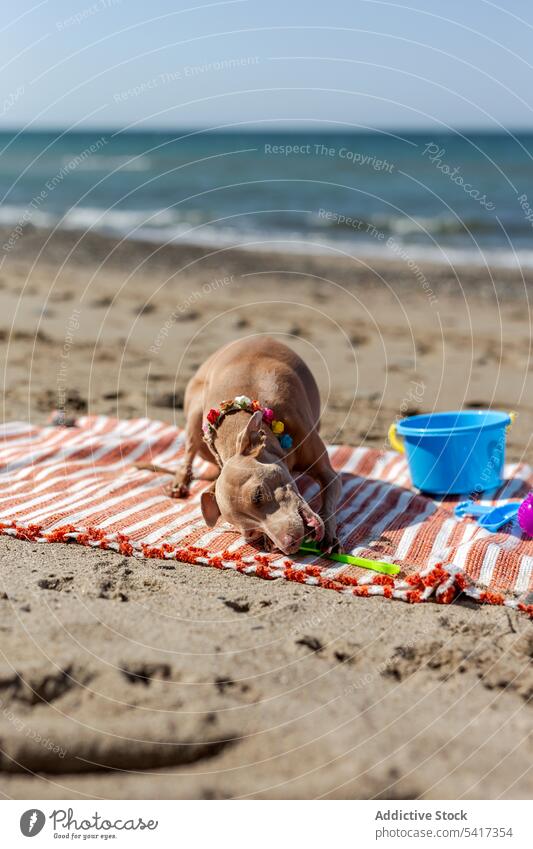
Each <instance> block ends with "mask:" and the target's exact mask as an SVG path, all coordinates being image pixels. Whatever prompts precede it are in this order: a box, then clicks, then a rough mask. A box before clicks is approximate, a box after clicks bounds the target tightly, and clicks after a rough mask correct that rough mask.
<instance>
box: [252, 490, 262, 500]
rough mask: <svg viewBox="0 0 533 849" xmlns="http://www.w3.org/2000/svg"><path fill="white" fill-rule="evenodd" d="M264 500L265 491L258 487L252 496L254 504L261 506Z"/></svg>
mask: <svg viewBox="0 0 533 849" xmlns="http://www.w3.org/2000/svg"><path fill="white" fill-rule="evenodd" d="M262 500H263V490H262V489H261V487H260V486H258V487H257V488H256V489H255V490H254V493H253V495H252V504H261V502H262Z"/></svg>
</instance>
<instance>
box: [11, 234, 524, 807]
mask: <svg viewBox="0 0 533 849" xmlns="http://www.w3.org/2000/svg"><path fill="white" fill-rule="evenodd" d="M9 237H10V232H8V231H6V232H4V233H2V234H1V240H2V243H6V241H7V240H8V239H9ZM524 273H525V274H526V276H525V277H524V276H523V275H522V274H521V273H520V272H518V271H511V270H503V269H489V268H481V267H473V266H472V267H467V266H464V267H456V268H455V269H453V268H450V267H446V266H437V265H418V264H416V263H415V262H413V261H408V260H407V259H406V258H405V257H402V256H397V258H396V259H395V260H394V261H391V259H390V252H386V251H385V250H384V252H383V259H379V260H378V259H372V260H370V259H364V258H358V259H355V258H353V257H350V256H348V255H346V254H343V253H341V252H340V251H333V249H332V250H331V252H330V254H329V255H327V256H320V255H313V254H311V253H309V254H295V253H294V254H289V253H287V254H283V253H268V252H252V251H237V250H227V249H220V248H213V249H208V248H199V247H192V246H190V247H185V246H180V247H178V246H166V247H161V246H160V245H156V244H150V243H141V242H131V241H122V242H118V241H116V240H114V239H111V238H106V237H104V236H100V235H95V234H91V233H90V232H88V233H85V234H82V233H81V232H75V231H72V232H56V233H54V234H52V233H50V232H48V231H46V230H37V229H33V228H29V229H28V230H27V231H26V232H25V233H24V234H23V235H22V236H21V237H20V238H17V239H16V240H15V242H14V244H13V245H11V247H10V249H9V250H7V251H4V261H3V264H2V266H1V268H0V307H1V317H0V336H1V339H2V346H3V350H4V353H5V365H4V371H3V382H2V390H3V395H2V400H3V409H2V414H3V419H4V420H15V419H16V420H22V421H30V422H33V423H39V424H41V423H43V422H45V421H46V419H47V417H48V416H49V414H50V412H51V411H52V410H54V409H60V410H62V411H63V412H64V415H65V419H66V421H67V422H68V421H69V419H70V418H71V417H74V416H76V415H78V414H79V413H80V412H86V411H88V412H90V413H105V414H109V415H113V416H119V417H123V418H128V417H138V416H148V417H151V418H157V419H163V420H165V421H168V422H175V423H177V424H178V425H180V426H182V425H183V424H184V419H183V410H182V406H183V393H184V389H185V386H186V383H187V380H188V379H189V378H190V376H191V375H192V374H193V372H194V371H195V369H196V368H197V366H198V365H199V364H200V363H201V362H202V361H203V360H204V359H205V358H206V357H207V356H208V355H209V354H211V353H212V352H213V351H214V350H216V348H218V347H219V346H220V345H221V344H223V343H224V342H226V341H230V340H233V339H237V338H241V337H243V336H246V335H248V334H258V333H259V334H262V333H268V334H274V335H279V338H281V339H283V340H284V341H286V342H287V343H288V344H290V345H291V346H293V347H294V348H295V350H297V351H298V352H299V353H300V354H301V355H302V356H303V357H304V358H305V359H306V361H307V362H308V364H309V365H310V367H311V368H312V370H313V372H314V374H315V376H316V378H317V381H318V383H319V386H320V389H321V394H322V402H323V407H324V412H323V419H322V421H323V428H322V430H323V434H324V436H325V438H326V440H327V441H329V442H338V443H349V444H352V445H363V444H364V445H370V446H372V447H376V448H380V447H385V445H386V439H387V430H388V427H389V425H390V423H391V422H392V421H394V420H395V419H397V418H398V417H401V416H404V415H409V414H412V413H415V412H423V411H431V410H434V409H437V410H445V409H458V408H460V407H467V408H477V407H486V406H490V407H493V408H497V409H504V410H514V411H516V412H517V414H518V415H517V419H516V423H515V425H514V426H513V428H512V430H511V431H510V434H509V442H508V460H511V461H527V462H531V461H532V460H533V446H532V441H531V440H532V436H531V434H532V431H533V427H532V423H533V401H532V398H533V377H532V372H531V338H532V332H531V330H532V328H531V310H530V300H531V298H532V296H533V272H524ZM0 561H1V571H0V575H1V578H0V634H1V636H0V650H1V655H2V657H1V661H0V665H1V668H0V740H1V747H0V748H1V751H2V754H0V791H1V792H2V793H3V795H4V796H5V797H7V798H47V797H50V798H115V797H116V798H209V799H210V798H236V797H251V798H310V797H312V798H315V797H326V798H388V799H414V798H427V799H439V798H440V799H447V798H489V799H491V798H496V797H503V798H527V797H530V796H531V793H532V792H533V777H532V775H531V769H530V765H531V759H532V754H533V747H532V741H531V698H532V695H533V672H532V669H531V658H532V656H533V633H532V631H531V623H530V622H529V621H528V619H527V618H526V617H525V616H522V615H520V614H516V613H515V612H514V611H509V610H505V609H503V608H495V607H490V608H488V607H480V606H477V605H475V604H473V603H470V602H464V601H459V602H457V603H456V604H454V605H451V606H449V607H442V606H438V605H434V604H428V605H419V606H413V607H411V606H409V605H406V604H402V603H399V602H390V601H386V600H383V599H348V598H345V597H339V596H338V595H337V594H335V593H330V592H327V591H322V590H319V589H315V588H312V587H305V586H297V585H290V584H287V583H280V582H276V581H272V582H267V581H261V580H259V579H255V578H245V577H244V576H241V575H238V574H230V573H219V572H217V571H216V570H213V569H206V570H203V569H201V568H199V567H195V566H190V565H185V564H176V565H175V567H173V568H171V569H169V568H164V565H163V566H162V565H161V563H160V562H158V561H149V560H147V561H143V562H140V561H137V560H133V559H128V558H124V557H122V556H121V555H116V554H113V553H111V552H104V551H96V550H88V549H85V548H83V547H81V546H75V545H50V546H46V545H36V544H33V543H29V542H22V541H18V540H13V539H9V538H7V537H5V536H2V537H0Z"/></svg>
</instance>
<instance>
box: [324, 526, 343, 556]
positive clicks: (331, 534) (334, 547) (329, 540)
mask: <svg viewBox="0 0 533 849" xmlns="http://www.w3.org/2000/svg"><path fill="white" fill-rule="evenodd" d="M319 545H320V549H321V551H323V552H324V554H340V553H341V551H342V548H341V544H340V542H339V538H338V536H337V528H336V527H335V528H332V527H329V528H328V525H327V523H326V525H325V531H324V536H323V537H322V539H321V541H320V543H319Z"/></svg>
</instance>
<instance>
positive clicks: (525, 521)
mask: <svg viewBox="0 0 533 849" xmlns="http://www.w3.org/2000/svg"><path fill="white" fill-rule="evenodd" d="M518 524H519V525H520V527H521V528H522V530H523V531H524V533H525V534H528V535H529V536H530V537H533V492H530V493H529V495H528V496H527V498H525V499H524V500H523V501H522V504H521V505H520V508H519V510H518Z"/></svg>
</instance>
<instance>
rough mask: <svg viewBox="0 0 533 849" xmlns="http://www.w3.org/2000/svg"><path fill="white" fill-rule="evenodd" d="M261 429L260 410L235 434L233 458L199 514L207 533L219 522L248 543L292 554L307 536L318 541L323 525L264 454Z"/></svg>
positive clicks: (280, 464) (279, 463) (278, 464)
mask: <svg viewBox="0 0 533 849" xmlns="http://www.w3.org/2000/svg"><path fill="white" fill-rule="evenodd" d="M261 424H262V413H261V411H258V412H256V413H254V414H253V415H252V416H251V417H250V419H249V421H248V423H247V425H246V427H245V428H244V429H243V430H242V431H241V433H240V434H239V437H238V439H237V450H236V453H235V455H234V456H233V457H230V458H229V459H228V460H227V461H226V462H225V463H224V465H223V467H222V469H221V471H220V475H219V476H218V478H217V480H216V481H215V484H214V486H213V487H211V489H209V490H207V491H206V492H203V493H202V497H201V504H202V514H203V517H204V519H205V522H206V524H207V525H208V526H209V527H210V528H212V527H213V526H214V525H215V524H216V522H217V521H218V519H219V518H220V517H221V518H222V519H223V520H224V521H225V522H229V523H230V524H232V525H233V526H234V527H235V528H237V529H238V530H239V531H241V533H242V534H243V535H244V536H245V538H246V540H247V541H248V542H256V543H258V544H259V543H260V542H263V543H265V542H266V546H265V547H267V548H270V544H273V545H274V546H275V547H276V548H279V549H280V551H282V552H283V553H284V554H294V553H295V552H297V551H298V549H299V548H300V545H301V543H302V542H303V540H304V538H305V537H309V536H313V537H314V538H315V539H316V540H317V541H320V540H321V539H322V537H323V536H324V525H323V523H322V520H321V519H320V517H319V516H317V514H316V513H314V512H313V511H312V510H311V508H310V507H309V505H308V504H307V502H306V501H305V500H304V499H303V498H302V496H301V495H300V494H299V492H298V490H297V489H296V486H295V483H294V480H293V478H292V476H291V474H290V472H289V470H288V469H287V466H286V464H285V463H284V461H283V459H282V458H280V457H277V456H275V455H272V454H270V453H269V452H268V451H267V450H266V449H265V442H266V434H265V432H264V431H263V430H262V429H261ZM260 455H261V457H260ZM265 538H266V540H265Z"/></svg>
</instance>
